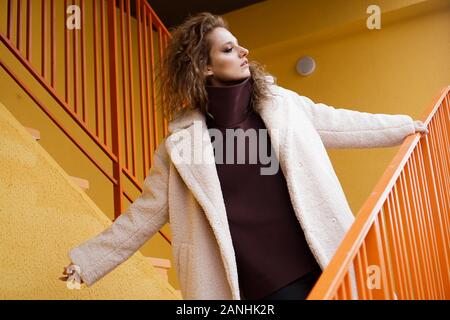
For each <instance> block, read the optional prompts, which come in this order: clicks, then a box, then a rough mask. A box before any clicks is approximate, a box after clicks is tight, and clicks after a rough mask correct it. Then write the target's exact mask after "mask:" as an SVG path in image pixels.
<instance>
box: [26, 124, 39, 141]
mask: <svg viewBox="0 0 450 320" xmlns="http://www.w3.org/2000/svg"><path fill="white" fill-rule="evenodd" d="M25 129H26V130H27V131H28V132H29V133H30V134H31V136H32V137H33V138H34V140H36V141H37V140H41V133H40V131H39V130H36V129H33V128H28V127H25Z"/></svg>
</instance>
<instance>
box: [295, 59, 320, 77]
mask: <svg viewBox="0 0 450 320" xmlns="http://www.w3.org/2000/svg"><path fill="white" fill-rule="evenodd" d="M296 69H297V72H298V73H299V74H301V75H302V76H307V75H310V74H311V73H313V72H314V70H315V69H316V62H315V61H314V59H313V58H312V57H310V56H304V57H301V58H300V59H299V60H298V61H297V67H296Z"/></svg>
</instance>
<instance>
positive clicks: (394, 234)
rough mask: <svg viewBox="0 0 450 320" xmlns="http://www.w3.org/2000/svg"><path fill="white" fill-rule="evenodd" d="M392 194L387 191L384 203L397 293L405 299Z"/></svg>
mask: <svg viewBox="0 0 450 320" xmlns="http://www.w3.org/2000/svg"><path fill="white" fill-rule="evenodd" d="M392 199H393V195H392V192H390V193H389V195H388V197H387V199H386V203H387V207H388V210H387V211H388V213H389V214H388V221H389V225H390V229H391V237H392V243H393V245H394V251H395V260H396V269H397V270H398V272H397V274H396V278H397V283H398V289H399V291H400V292H399V294H400V296H401V299H402V300H403V299H406V298H407V297H406V293H405V282H406V280H405V279H404V277H405V273H406V270H405V268H404V265H403V256H402V253H401V250H400V247H399V242H400V239H399V238H398V231H397V223H396V219H394V218H395V214H394V207H393V206H394V205H393V203H392V202H393V200H392Z"/></svg>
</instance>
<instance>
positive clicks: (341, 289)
mask: <svg viewBox="0 0 450 320" xmlns="http://www.w3.org/2000/svg"><path fill="white" fill-rule="evenodd" d="M339 292H340V295H341V300H347V293H346V289H345V282H342V283H341V285H340V286H339Z"/></svg>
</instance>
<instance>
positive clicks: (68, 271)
mask: <svg viewBox="0 0 450 320" xmlns="http://www.w3.org/2000/svg"><path fill="white" fill-rule="evenodd" d="M63 275H64V276H62V277H60V278H59V279H60V280H61V281H65V282H67V281H69V282H72V283H79V284H82V283H84V282H83V279H81V270H80V267H79V266H78V265H76V264H74V263H70V264H69V265H68V266H66V267H64V271H63Z"/></svg>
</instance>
